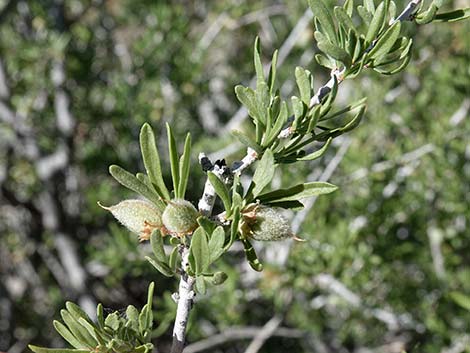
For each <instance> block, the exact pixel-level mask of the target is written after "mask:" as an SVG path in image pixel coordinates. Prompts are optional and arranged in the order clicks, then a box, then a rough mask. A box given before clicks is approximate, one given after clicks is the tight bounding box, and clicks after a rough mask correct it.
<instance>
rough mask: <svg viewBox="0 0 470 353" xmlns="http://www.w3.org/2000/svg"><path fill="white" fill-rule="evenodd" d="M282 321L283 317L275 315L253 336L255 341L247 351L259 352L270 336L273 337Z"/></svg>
mask: <svg viewBox="0 0 470 353" xmlns="http://www.w3.org/2000/svg"><path fill="white" fill-rule="evenodd" d="M281 323H282V317H281V316H279V315H274V316H273V317H272V318H271V319H270V320H269V321H268V322H267V323H266V324H265V325H264V326H263V328H262V329H261V330H260V331H259V332H258V334H257V335H256V336H255V337H254V338H253V341H251V343H250V344H249V345H248V347H247V349H246V350H245V353H258V351H259V350H260V349H261V347H262V346H263V344H264V342H266V341H267V340H268V339H269V337H271V336H272V335H273V334H274V332H275V331H276V330H277V328H278V327H279V325H280V324H281Z"/></svg>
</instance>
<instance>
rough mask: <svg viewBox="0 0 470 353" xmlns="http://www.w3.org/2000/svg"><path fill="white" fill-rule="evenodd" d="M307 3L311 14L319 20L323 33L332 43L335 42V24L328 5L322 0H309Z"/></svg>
mask: <svg viewBox="0 0 470 353" xmlns="http://www.w3.org/2000/svg"><path fill="white" fill-rule="evenodd" d="M308 4H309V6H310V8H311V9H312V12H313V16H315V18H316V19H318V21H319V22H320V24H321V27H322V30H323V33H324V34H325V35H326V36H327V37H328V39H329V40H330V41H331V42H332V43H337V40H338V39H337V37H336V29H335V24H334V22H333V16H332V15H331V12H330V10H329V9H328V7H327V6H326V5H325V3H324V2H323V1H322V0H309V1H308Z"/></svg>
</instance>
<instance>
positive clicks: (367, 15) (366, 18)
mask: <svg viewBox="0 0 470 353" xmlns="http://www.w3.org/2000/svg"><path fill="white" fill-rule="evenodd" d="M357 12H358V13H359V16H361V18H362V21H364V24H365V25H366V26H367V27H368V26H369V25H370V22H371V21H372V14H371V13H370V12H369V11H367V10H366V8H365V7H364V6H362V5H359V6H358V7H357Z"/></svg>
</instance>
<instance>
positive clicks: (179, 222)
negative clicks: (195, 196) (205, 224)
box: [162, 199, 200, 236]
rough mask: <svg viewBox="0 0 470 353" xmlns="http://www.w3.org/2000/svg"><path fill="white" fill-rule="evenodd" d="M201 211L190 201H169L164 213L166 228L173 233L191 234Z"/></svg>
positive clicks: (180, 234)
mask: <svg viewBox="0 0 470 353" xmlns="http://www.w3.org/2000/svg"><path fill="white" fill-rule="evenodd" d="M199 216H200V215H199V212H198V211H197V209H196V207H194V206H193V204H192V203H191V202H189V201H186V200H183V199H173V200H171V201H168V205H167V206H166V207H165V210H164V211H163V215H162V222H163V226H164V227H165V230H166V231H167V232H168V233H170V234H171V235H175V236H182V235H186V234H191V233H192V232H193V231H194V230H195V229H196V228H197V227H198V223H197V218H198V217H199Z"/></svg>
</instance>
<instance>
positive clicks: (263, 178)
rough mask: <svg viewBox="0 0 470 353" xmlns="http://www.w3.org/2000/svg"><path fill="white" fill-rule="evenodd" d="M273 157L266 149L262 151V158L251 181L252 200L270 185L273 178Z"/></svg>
mask: <svg viewBox="0 0 470 353" xmlns="http://www.w3.org/2000/svg"><path fill="white" fill-rule="evenodd" d="M274 170H275V165H274V156H273V152H272V151H271V150H270V149H269V148H268V149H267V150H266V151H264V154H263V157H262V158H261V160H260V161H259V163H258V166H257V168H256V170H255V174H254V175H253V179H252V181H251V182H252V186H253V189H252V190H251V192H252V196H253V198H255V197H256V196H258V195H259V194H260V193H261V191H263V189H264V188H265V187H266V186H267V185H269V183H271V180H272V179H273V177H274Z"/></svg>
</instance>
